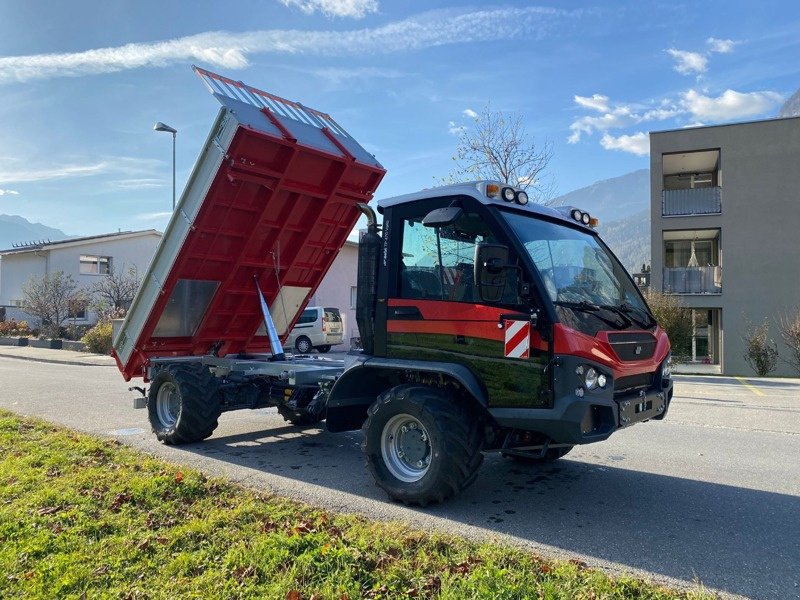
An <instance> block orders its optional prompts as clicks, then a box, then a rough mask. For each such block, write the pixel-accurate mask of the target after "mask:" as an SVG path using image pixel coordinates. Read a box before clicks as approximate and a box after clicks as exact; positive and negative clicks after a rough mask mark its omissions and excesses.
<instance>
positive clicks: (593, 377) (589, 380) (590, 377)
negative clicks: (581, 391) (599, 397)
mask: <svg viewBox="0 0 800 600" xmlns="http://www.w3.org/2000/svg"><path fill="white" fill-rule="evenodd" d="M597 376H598V373H597V369H595V368H594V367H589V368H588V369H586V375H585V376H584V379H583V381H584V383H585V384H586V389H587V390H593V389H594V388H596V387H597Z"/></svg>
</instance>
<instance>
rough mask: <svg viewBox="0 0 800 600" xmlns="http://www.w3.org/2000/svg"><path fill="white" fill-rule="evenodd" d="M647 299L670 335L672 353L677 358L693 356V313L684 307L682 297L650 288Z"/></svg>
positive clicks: (646, 294)
mask: <svg viewBox="0 0 800 600" xmlns="http://www.w3.org/2000/svg"><path fill="white" fill-rule="evenodd" d="M645 299H646V300H647V305H648V306H649V307H650V310H651V311H652V313H653V316H654V317H655V318H656V321H658V324H659V325H660V326H661V328H662V329H663V330H664V331H666V332H667V335H668V336H669V341H670V345H671V346H672V355H673V356H675V357H676V358H677V357H681V356H691V354H692V314H691V312H690V311H689V310H687V309H686V308H684V306H683V304H682V303H681V301H680V298H679V297H678V296H673V295H671V294H662V293H661V292H657V291H655V290H653V289H648V290H647V291H646V292H645Z"/></svg>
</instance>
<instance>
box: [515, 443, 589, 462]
mask: <svg viewBox="0 0 800 600" xmlns="http://www.w3.org/2000/svg"><path fill="white" fill-rule="evenodd" d="M574 447H575V446H564V447H563V448H550V449H549V450H548V451H547V452H546V453H545V455H544V456H543V457H541V458H540V457H534V456H519V455H518V454H505V453H503V456H504V457H505V458H510V459H511V460H513V461H516V462H518V463H524V464H528V465H545V464H547V463H551V462H555V461H557V460H558V459H559V458H561V457H562V456H566V455H567V454H568V453H569V451H570V450H572V449H573V448H574Z"/></svg>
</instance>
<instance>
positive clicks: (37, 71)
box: [0, 7, 583, 84]
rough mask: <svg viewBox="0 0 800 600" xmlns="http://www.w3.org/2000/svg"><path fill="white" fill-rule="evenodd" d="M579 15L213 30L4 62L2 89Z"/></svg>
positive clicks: (500, 14) (348, 50) (422, 42)
mask: <svg viewBox="0 0 800 600" xmlns="http://www.w3.org/2000/svg"><path fill="white" fill-rule="evenodd" d="M582 14H583V13H582V12H580V11H563V10H558V9H553V8H546V7H523V8H494V9H485V10H472V11H466V10H458V9H447V10H434V11H429V12H425V13H421V14H418V15H415V16H412V17H409V18H407V19H404V20H402V21H395V22H392V23H388V24H386V25H382V26H381V27H375V28H367V29H357V30H350V31H296V30H278V29H275V30H266V31H251V32H245V33H230V32H225V31H217V32H206V33H200V34H197V35H192V36H187V37H182V38H176V39H173V40H167V41H161V42H150V43H133V44H126V45H124V46H116V47H111V48H97V49H93V50H86V51H84V52H74V53H61V54H35V55H28V56H6V57H0V84H2V83H12V82H22V81H30V80H33V79H46V78H50V77H77V76H82V75H93V74H99V73H114V72H118V71H124V70H127V69H137V68H143V67H150V68H158V67H166V66H169V65H173V64H185V63H187V62H190V61H198V62H201V63H205V64H208V65H211V66H215V67H223V68H226V69H240V68H244V67H246V66H247V65H248V64H249V63H248V56H250V55H253V54H263V53H272V54H305V55H313V56H332V55H338V56H363V55H370V54H393V53H397V52H408V51H412V50H419V49H422V48H431V47H436V46H444V45H449V44H463V43H465V42H482V41H494V40H497V39H505V40H509V39H518V38H523V37H524V38H525V39H527V40H530V39H537V38H542V37H544V36H546V35H547V34H549V33H550V32H551V31H555V30H556V29H557V25H558V23H559V22H560V21H561V20H563V19H564V18H575V17H580V16H581V15H582Z"/></svg>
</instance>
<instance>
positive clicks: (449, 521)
mask: <svg viewBox="0 0 800 600" xmlns="http://www.w3.org/2000/svg"><path fill="white" fill-rule="evenodd" d="M127 387H128V384H126V383H125V382H124V381H123V380H122V378H121V377H120V375H119V373H118V372H117V370H116V368H114V367H111V366H76V365H62V364H47V363H40V362H31V361H24V360H19V359H15V358H6V357H0V407H2V408H6V409H10V410H13V411H15V412H18V413H21V414H27V415H36V416H39V417H43V418H45V419H48V420H50V421H53V422H57V423H62V424H64V425H67V426H70V427H74V428H76V429H79V430H83V431H86V432H90V433H95V434H102V435H110V436H115V437H117V438H118V439H120V440H121V441H123V442H125V443H127V444H129V445H131V446H133V447H136V448H139V449H142V450H145V451H147V452H150V453H152V454H155V455H158V456H161V457H164V458H166V459H168V460H170V461H173V462H176V463H181V464H187V465H192V466H194V467H197V468H199V469H202V470H204V471H205V472H207V473H209V474H215V475H221V476H225V477H228V478H230V479H233V480H236V481H239V482H241V483H243V484H245V485H247V486H250V487H254V488H258V489H261V490H265V491H272V492H275V493H279V494H283V495H287V496H291V497H295V498H299V499H302V500H305V501H307V502H310V503H312V504H315V505H318V506H324V507H328V508H332V509H335V510H341V511H347V512H358V513H363V514H366V515H368V516H370V517H372V518H377V519H391V520H400V521H404V522H408V523H411V524H412V525H415V526H418V527H422V528H425V529H439V530H444V531H447V532H452V533H457V534H462V535H466V536H469V537H479V538H490V539H494V538H498V539H504V540H506V541H511V542H512V543H516V544H522V545H525V546H528V547H531V548H533V549H535V550H536V551H538V552H540V553H543V554H546V555H550V556H556V557H577V558H581V559H582V560H585V561H586V562H588V563H589V564H591V565H594V566H600V567H603V568H605V569H607V570H611V571H613V572H633V573H646V574H648V575H649V576H650V577H652V578H654V579H656V580H658V581H663V582H666V583H672V584H675V583H676V582H692V581H696V580H699V581H701V582H702V583H703V584H704V585H706V586H707V587H709V588H714V589H718V590H724V591H725V592H727V593H729V594H734V595H742V596H747V597H753V598H781V599H786V598H800V384H798V382H797V381H791V382H790V381H785V380H784V381H782V380H777V379H776V380H759V381H756V380H748V381H744V380H741V381H740V380H737V379H733V378H720V377H716V378H711V377H691V376H681V377H679V378H678V383H677V395H676V398H675V400H674V402H673V406H672V408H671V410H670V414H669V415H668V417H667V420H665V421H663V422H652V423H645V424H641V425H637V426H635V427H632V428H630V429H627V430H624V431H621V432H619V433H617V434H615V435H614V436H612V437H611V439H609V440H608V441H606V442H602V443H599V444H594V445H589V446H582V447H579V448H576V449H575V450H573V452H572V453H570V454H569V456H568V457H567V458H565V459H562V460H560V461H558V462H557V463H555V464H554V465H552V466H547V467H521V466H519V465H517V464H515V463H514V462H512V461H509V460H505V459H503V458H501V457H499V456H497V455H490V456H487V458H486V460H485V462H484V465H483V467H482V470H481V473H480V474H479V476H478V479H477V480H476V482H475V483H474V484H473V485H472V486H471V487H470V488H469V489H468V490H466V491H465V492H464V493H463V494H462V495H461V496H459V497H458V498H455V499H453V500H452V501H450V502H448V503H446V504H445V505H443V506H438V507H433V508H428V509H424V510H421V509H412V508H406V507H403V506H401V505H398V504H395V503H392V502H389V501H387V498H386V496H385V495H384V494H383V493H382V492H381V491H380V490H379V489H378V488H376V487H375V485H374V484H373V482H372V480H371V478H370V477H369V475H368V474H367V473H366V471H365V468H364V461H363V458H362V455H361V450H360V442H361V434H360V433H358V432H354V433H347V434H330V433H327V432H325V431H323V430H320V429H310V430H306V431H301V430H298V429H296V428H293V427H289V426H287V425H286V424H285V423H284V422H283V420H282V419H281V418H280V417H279V416H278V415H277V414H276V413H275V412H274V410H270V409H267V410H256V411H239V412H234V413H226V414H224V415H223V416H222V418H221V420H220V427H219V429H217V431H216V433H215V434H214V436H213V437H212V438H210V439H209V440H207V441H206V442H204V443H201V444H194V445H190V446H182V447H167V446H163V445H161V444H159V443H157V442H156V440H155V438H154V437H153V436H152V435H151V434H150V432H149V427H148V425H147V417H146V414H145V411H136V410H133V409H132V408H131V406H132V397H133V394H132V393H130V392H128V391H127Z"/></svg>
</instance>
